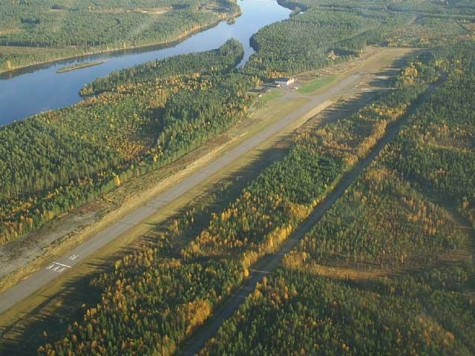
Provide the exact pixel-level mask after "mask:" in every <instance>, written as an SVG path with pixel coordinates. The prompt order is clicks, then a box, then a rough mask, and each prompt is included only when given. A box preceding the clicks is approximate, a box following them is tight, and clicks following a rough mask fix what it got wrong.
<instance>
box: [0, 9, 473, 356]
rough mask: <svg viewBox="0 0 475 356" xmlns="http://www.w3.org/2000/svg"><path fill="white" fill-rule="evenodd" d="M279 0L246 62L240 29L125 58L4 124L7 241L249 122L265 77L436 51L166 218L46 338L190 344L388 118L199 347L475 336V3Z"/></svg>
mask: <svg viewBox="0 0 475 356" xmlns="http://www.w3.org/2000/svg"><path fill="white" fill-rule="evenodd" d="M123 2H124V4H122V5H121V6H122V8H126V5H127V4H126V3H127V1H126V0H123ZM281 3H282V5H284V6H288V7H289V8H292V9H294V10H295V11H294V15H293V16H292V17H291V18H290V19H288V20H285V21H281V22H278V23H275V24H272V25H269V26H267V27H265V28H263V29H262V30H260V31H259V32H258V33H256V34H255V35H254V36H253V38H252V45H253V47H254V48H255V49H256V53H255V54H254V55H252V56H251V58H250V60H249V62H248V63H247V64H246V65H245V66H244V67H243V68H240V69H236V65H237V64H238V63H239V62H240V60H241V59H242V56H243V48H242V45H241V44H240V43H239V42H238V41H236V40H230V41H228V42H227V43H226V44H224V45H223V46H222V47H221V48H219V49H216V50H212V51H207V52H202V53H195V54H190V55H182V56H177V57H174V58H170V59H165V60H156V61H152V62H149V63H145V64H142V65H138V66H135V67H132V68H129V69H124V70H120V71H117V72H114V73H112V74H110V75H108V76H106V77H104V78H99V79H97V80H95V81H94V82H92V83H88V84H87V85H86V86H85V87H84V88H83V89H82V91H81V95H84V96H90V97H88V98H87V99H86V100H84V101H83V102H81V103H80V104H77V105H75V106H72V107H69V108H65V109H61V110H56V111H51V112H47V113H43V114H40V115H37V116H35V117H32V118H29V119H26V120H24V121H22V122H18V123H15V124H12V125H9V126H6V127H2V128H1V129H0V142H2V145H0V150H1V151H0V154H1V155H2V157H4V159H3V160H2V161H0V177H1V178H0V179H1V186H2V190H1V192H0V217H1V219H2V220H1V221H0V224H1V225H0V238H1V243H7V242H9V241H12V240H14V239H16V238H18V237H19V236H22V235H24V234H26V233H28V232H31V231H34V230H36V229H38V228H40V227H41V226H43V225H44V224H45V223H47V222H48V221H51V220H53V219H55V218H56V217H58V216H60V215H62V214H64V213H67V212H70V211H73V210H74V209H75V208H77V207H79V206H81V205H83V204H85V203H87V202H91V201H93V200H94V199H97V198H98V197H101V196H102V195H103V194H104V193H106V192H109V191H112V190H114V189H117V188H118V187H120V186H122V185H124V184H125V183H126V182H127V181H129V180H132V179H134V178H137V177H142V176H144V175H145V174H147V173H149V172H151V171H154V170H157V169H158V168H160V167H163V166H165V165H167V164H170V163H171V162H174V161H175V160H177V159H178V158H179V157H182V156H184V155H186V154H188V153H189V152H191V151H192V150H194V149H196V148H197V147H200V146H201V145H203V144H205V143H206V142H208V141H209V140H210V139H211V138H213V137H215V136H216V135H217V134H219V133H221V132H223V131H224V130H226V129H228V128H230V127H232V125H234V124H235V123H236V122H238V121H239V120H245V119H246V118H247V117H248V115H249V111H250V108H252V106H253V104H254V103H256V101H257V100H258V99H257V97H256V96H253V95H250V91H251V89H254V88H256V87H260V86H261V85H262V83H265V82H269V81H271V80H272V79H274V78H279V77H284V76H291V75H295V74H299V73H302V72H307V71H312V70H316V69H319V68H325V67H330V66H332V65H335V64H338V63H343V62H345V61H347V60H349V59H350V58H355V57H358V56H360V55H361V53H363V50H364V49H365V48H366V47H367V46H370V45H371V46H386V47H417V48H420V49H424V51H421V52H419V54H418V55H415V56H414V57H413V58H411V59H409V60H407V61H406V62H405V63H404V65H403V68H402V69H401V70H400V71H399V72H398V74H397V75H395V76H392V77H391V78H390V80H389V84H388V87H387V88H386V89H387V90H384V91H381V93H379V94H378V95H377V97H375V98H374V99H373V100H372V101H371V102H369V103H366V104H365V105H363V107H362V108H361V109H359V110H357V112H355V113H354V114H352V115H348V116H347V117H344V118H342V119H339V120H337V121H335V122H330V123H327V124H325V125H323V126H321V127H318V128H315V129H313V130H307V131H305V132H301V133H300V134H298V135H296V136H295V137H293V138H292V142H291V144H290V149H289V151H288V152H287V153H286V154H285V155H283V157H282V158H281V159H279V160H278V161H277V162H275V163H273V164H271V165H269V166H268V167H267V168H265V169H264V170H263V171H262V172H260V174H259V175H258V176H257V178H255V179H254V180H253V181H251V182H250V183H249V184H247V185H246V187H245V188H244V189H243V190H242V191H240V194H238V196H237V197H233V198H229V203H228V204H227V206H226V207H225V208H224V209H221V210H219V211H218V212H213V213H211V208H210V207H209V206H202V207H201V208H200V209H199V210H198V211H197V210H195V209H190V210H188V211H186V212H184V213H183V214H182V215H181V216H180V217H178V218H176V219H174V220H173V221H172V222H170V223H168V224H166V225H165V226H161V227H159V228H158V227H157V228H154V229H152V230H151V231H150V232H149V234H148V235H147V242H146V243H144V244H143V246H141V247H135V249H134V250H133V251H132V252H126V253H124V254H123V255H122V256H120V257H118V258H116V259H115V260H114V263H113V266H112V267H110V268H108V269H107V270H106V271H104V272H103V273H101V274H100V275H98V276H96V277H95V278H93V279H92V281H91V283H90V286H89V288H90V290H91V294H93V296H92V297H91V299H90V300H84V301H83V302H84V304H82V306H81V307H79V308H78V309H79V312H78V313H79V317H78V316H77V315H73V316H71V317H70V318H68V319H67V326H65V325H64V324H62V327H61V328H60V330H55V334H54V335H45V337H44V338H43V339H42V342H41V343H39V344H36V345H35V349H37V352H38V354H40V355H69V354H75V355H94V354H97V355H99V354H100V355H117V354H122V355H134V354H143V355H153V354H160V355H171V354H176V353H178V352H181V351H183V350H184V349H186V346H187V341H189V340H190V338H192V337H193V336H194V335H195V333H196V332H197V330H199V329H200V328H202V327H206V325H204V324H205V323H206V321H208V320H209V319H210V318H212V317H213V316H214V315H215V314H216V313H217V312H219V310H220V309H221V308H223V306H224V307H225V305H226V304H225V303H226V301H227V300H229V299H231V298H233V294H234V293H235V292H236V291H237V290H239V287H240V286H241V285H242V284H243V283H244V282H245V281H246V280H247V278H249V276H250V274H252V273H253V272H252V269H253V267H254V266H255V264H256V263H257V262H259V261H261V260H262V259H263V258H266V257H269V256H272V255H273V254H274V253H276V252H278V251H279V249H280V248H281V246H282V245H283V244H284V242H286V241H287V240H288V239H289V238H291V237H292V236H293V234H294V232H295V231H296V230H298V229H299V227H300V226H301V224H302V223H303V222H304V221H305V220H306V219H307V218H308V217H309V216H311V214H312V212H313V211H314V210H315V209H317V208H318V207H319V206H320V205H321V204H322V202H325V201H326V199H328V198H329V197H330V196H331V195H332V194H333V192H334V190H335V187H338V185H339V184H340V182H341V181H342V180H343V179H344V177H345V176H347V175H348V174H351V172H353V171H354V170H355V169H356V168H357V167H358V165H359V164H361V162H363V161H365V160H366V159H368V157H371V154H372V152H373V151H374V152H376V151H375V150H376V149H378V144H379V142H381V141H382V140H383V139H384V138H385V137H387V136H388V135H389V134H390V133H391V132H394V134H395V137H394V139H392V140H390V141H389V143H388V144H387V145H386V146H385V147H384V148H383V147H381V149H382V150H381V151H380V152H379V151H377V153H376V154H375V155H374V157H373V158H371V159H372V161H371V163H370V164H369V166H368V167H367V168H366V170H364V171H363V172H362V173H361V174H359V175H358V176H357V177H355V180H354V182H353V183H352V184H351V185H350V186H349V187H348V188H347V189H345V190H344V192H343V193H342V195H341V196H340V197H338V199H336V200H335V202H334V204H333V205H332V206H331V207H330V208H329V210H328V211H327V212H326V214H325V215H324V216H323V217H322V218H321V219H320V220H319V221H318V222H317V223H316V224H315V225H314V226H312V227H311V228H310V229H309V230H308V231H306V233H305V236H304V237H303V238H302V239H301V241H300V242H299V243H298V244H297V245H296V247H295V248H293V249H292V250H291V251H290V252H289V253H287V254H285V256H284V258H283V261H282V263H281V264H280V265H279V267H278V268H277V270H276V271H274V273H271V274H269V275H268V276H266V277H264V279H263V280H261V281H260V282H259V283H258V284H257V286H256V288H255V289H254V290H253V291H252V292H251V293H250V294H249V295H248V296H247V298H246V299H245V300H244V302H243V303H242V304H241V306H240V308H239V309H238V311H236V312H235V313H234V314H233V315H232V316H231V317H230V318H228V319H227V320H225V321H224V323H223V324H222V326H221V328H220V329H219V331H218V333H217V334H216V335H215V336H214V337H213V338H212V339H210V340H208V341H207V343H206V345H205V346H204V348H203V349H202V350H201V351H200V354H201V355H224V354H226V355H275V354H280V353H282V350H285V352H287V353H288V354H292V355H305V354H312V355H313V354H325V355H327V354H328V355H331V354H334V355H340V354H341V355H345V354H348V355H366V354H394V355H415V354H417V355H418V354H438V355H439V354H440V355H447V354H452V355H470V354H474V353H475V343H474V340H475V327H474V326H475V298H474V293H475V284H474V283H475V268H474V259H473V255H474V253H475V251H474V248H475V247H474V246H475V241H474V240H473V238H474V236H475V234H474V232H475V230H474V229H475V178H474V177H475V137H474V132H475V112H474V108H475V97H474V96H473V91H474V90H475V42H474V39H475V25H474V24H475V4H473V3H472V2H471V1H468V0H449V1H446V2H436V1H411V0H408V1H404V2H399V1H380V0H367V1H352V0H345V1H339V2H335V1H333V0H318V1H307V0H300V1H293V2H284V1H282V2H281ZM22 4H23V6H27V5H25V3H23V2H22ZM26 4H27V3H26ZM83 4H84V5H83ZM114 4H116V5H115V6H118V5H117V2H114ZM146 4H149V3H148V2H147V1H143V4H141V5H140V8H141V9H142V8H145V6H146ZM197 4H198V5H196V4H195V5H193V6H205V5H203V4H201V3H197ZM225 4H227V3H225ZM149 5H150V4H149ZM233 5H234V6H235V4H234V3H233ZM51 6H53V5H51ZM80 6H81V8H82V6H85V7H84V9H87V11H88V12H90V13H93V14H94V12H95V11H96V8H95V7H94V6H96V5H91V4H89V3H88V2H83V3H81V5H80ZM88 6H89V7H92V8H89V7H88ZM109 6H112V5H109ZM129 6H130V4H129ZM166 6H168V7H169V8H171V9H175V8H177V9H179V10H181V8H180V7H179V6H178V5H177V4H176V3H166V4H165V3H164V4H163V7H166ZM190 6H192V5H189V4H186V5H185V4H184V5H183V8H186V9H188V8H189V7H190ZM223 6H225V5H223ZM12 8H14V7H12ZM105 8H107V6H106V4H104V5H103V8H102V10H101V11H104V10H103V9H105ZM195 9H196V8H195ZM233 9H234V8H233ZM54 10H55V11H64V10H60V9H54ZM299 10H305V11H304V12H303V13H299ZM11 11H13V10H11ZM78 11H79V10H78ZM84 11H86V10H84ZM110 11H112V10H110ZM187 11H191V10H190V9H188V10H187ZM233 11H236V10H233ZM79 13H80V11H79ZM172 13H173V12H172ZM124 14H127V16H131V17H134V16H139V15H137V10H134V11H124ZM187 14H188V12H187ZM188 15H189V14H188ZM1 16H3V15H0V17H1ZM140 16H141V15H140ZM210 16H211V15H210ZM78 18H80V17H78ZM30 20H31V18H30ZM32 21H33V22H34V20H32ZM78 21H79V20H78ZM36 25H38V24H36ZM12 28H13V25H12ZM170 28H172V27H170ZM144 33H145V34H146V33H147V32H146V31H145V32H144ZM145 34H144V35H143V36H144V37H143V38H144V39H148V38H149V37H147V36H146V35H145ZM84 38H88V37H87V36H84ZM140 38H142V37H140ZM7 39H8V41H18V43H24V44H27V45H31V44H32V43H33V42H28V41H33V39H29V37H27V36H26V34H25V33H14V32H11V33H7V34H1V33H0V41H4V42H0V43H1V44H5V45H7V44H8V43H10V42H8V43H7V42H6V41H7ZM22 41H23V42H22ZM34 41H38V42H37V43H45V44H46V43H47V41H46V40H45V39H43V38H41V37H36V38H34ZM41 41H43V42H41ZM44 41H46V42H44ZM61 41H63V42H61ZM64 41H65V42H64ZM67 41H71V40H70V39H64V38H51V42H49V43H51V44H55V45H56V44H61V45H65V44H68V45H71V44H72V42H67ZM86 41H92V43H93V44H97V46H102V45H104V44H105V43H107V41H111V43H113V41H114V40H113V38H112V37H110V38H105V39H97V42H94V41H93V40H91V39H89V40H86ZM101 41H105V42H104V43H102V42H101ZM15 43H17V42H15ZM398 125H399V126H398ZM396 128H397V130H399V129H400V131H396ZM203 217H205V218H203ZM176 241H184V242H182V243H181V244H177V243H176ZM93 301H94V302H93ZM98 301H99V302H98ZM35 340H38V338H37V339H35Z"/></svg>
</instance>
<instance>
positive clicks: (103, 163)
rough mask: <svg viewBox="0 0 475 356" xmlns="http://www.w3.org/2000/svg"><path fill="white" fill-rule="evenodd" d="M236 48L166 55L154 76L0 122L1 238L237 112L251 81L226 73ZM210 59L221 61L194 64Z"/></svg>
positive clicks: (159, 162)
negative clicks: (71, 103)
mask: <svg viewBox="0 0 475 356" xmlns="http://www.w3.org/2000/svg"><path fill="white" fill-rule="evenodd" d="M242 53H243V49H242V46H241V45H240V44H239V43H238V42H237V41H235V40H230V41H228V42H227V43H225V44H224V45H223V46H222V47H221V48H220V49H219V50H214V51H211V52H210V53H206V52H205V53H200V54H195V55H187V56H184V59H182V60H181V59H179V58H180V57H178V59H177V60H176V61H170V60H165V61H162V62H161V63H160V64H159V65H160V67H161V70H160V73H161V74H162V76H161V78H158V79H157V80H149V81H148V82H146V83H141V82H140V83H136V84H135V83H133V84H131V85H119V86H118V87H117V88H115V90H114V92H107V93H104V94H103V95H100V96H95V97H91V98H89V99H87V100H85V101H83V102H81V103H79V104H77V105H75V106H72V107H69V108H65V109H62V110H56V111H50V112H46V113H43V114H40V115H37V116H35V117H32V118H29V119H26V120H23V121H21V122H17V123H15V124H12V125H8V126H5V127H2V128H1V129H0V140H1V141H2V143H3V144H2V145H1V146H0V154H1V155H2V156H3V157H5V159H3V160H2V161H1V162H0V177H1V178H0V179H1V180H0V182H1V186H2V190H1V192H0V212H1V214H0V219H1V224H0V243H5V242H7V241H10V240H12V239H14V238H16V237H18V236H20V235H21V234H24V233H26V232H28V231H32V230H34V229H35V228H38V227H39V226H41V225H43V224H44V223H45V222H47V221H50V220H51V219H53V218H54V217H56V216H59V215H61V214H63V213H65V212H68V211H70V210H71V209H73V208H75V207H78V206H81V205H82V204H84V203H85V202H88V201H91V200H92V199H94V198H97V197H98V196H99V195H100V194H102V193H104V192H107V191H110V190H112V189H115V188H116V187H118V186H119V185H120V184H121V183H124V182H126V181H127V179H130V178H133V177H136V176H139V175H143V174H145V173H147V172H150V171H151V170H153V169H157V168H159V167H162V166H163V165H166V164H168V163H170V162H172V161H174V160H176V159H177V158H179V157H181V156H183V155H184V154H186V153H188V152H190V151H191V150H193V149H194V148H196V147H197V146H199V145H201V144H203V143H204V142H205V141H207V140H208V139H210V138H211V137H213V136H214V135H216V134H217V133H219V132H222V131H223V130H225V129H226V128H227V127H229V126H230V125H231V124H232V123H233V122H235V121H237V120H239V119H240V118H241V117H243V115H245V114H246V110H247V107H248V105H249V104H250V100H251V98H250V97H249V96H248V95H247V94H246V93H247V91H248V90H249V89H251V88H253V87H254V86H255V85H256V79H254V78H252V77H249V76H243V75H238V74H235V73H231V72H228V71H226V70H225V69H227V68H229V67H230V66H231V67H233V66H234V64H235V63H236V62H238V61H240V59H241V58H242ZM211 56H212V57H213V58H214V61H216V63H220V66H221V67H220V66H218V65H215V62H213V61H210V62H205V63H207V64H206V65H203V64H202V60H203V59H204V58H207V57H211ZM193 59H194V61H195V62H196V63H200V64H199V65H198V64H195V65H194V69H193V73H190V74H188V75H186V74H184V75H177V74H176V72H177V71H178V70H180V68H181V66H180V65H178V67H176V65H177V64H176V63H184V64H185V65H188V64H190V63H192V62H193ZM191 68H193V67H191ZM215 69H216V71H215ZM218 69H221V71H219V70H218ZM197 70H200V71H202V72H203V75H202V74H201V73H200V72H197ZM160 73H157V74H160Z"/></svg>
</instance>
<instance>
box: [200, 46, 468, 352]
mask: <svg viewBox="0 0 475 356" xmlns="http://www.w3.org/2000/svg"><path fill="white" fill-rule="evenodd" d="M472 46H473V43H465V44H461V45H458V46H455V47H450V48H445V49H444V50H441V51H433V52H432V53H433V58H432V61H431V65H432V66H433V67H434V68H435V69H437V70H438V71H439V70H440V71H446V73H447V75H448V80H447V82H446V83H445V84H443V86H442V87H441V88H440V89H438V90H437V91H436V92H435V93H434V94H433V96H432V98H431V99H430V100H428V101H427V102H426V103H425V104H423V105H421V106H420V107H419V110H418V111H417V113H416V114H415V115H414V116H411V118H410V119H409V121H408V124H407V126H406V128H405V129H404V131H403V132H402V133H401V134H400V135H399V136H398V138H397V139H396V141H395V142H394V143H393V144H391V145H390V146H389V147H387V148H386V149H385V150H384V151H383V152H382V153H381V154H380V155H379V156H378V157H377V158H376V160H375V162H373V164H372V165H371V166H370V167H369V168H368V169H367V170H366V171H365V173H364V174H363V175H362V176H361V177H360V178H358V180H357V181H356V182H355V184H353V185H352V186H351V187H350V188H349V189H348V190H347V191H346V192H345V194H344V195H343V196H342V197H341V198H340V199H339V201H338V202H337V203H336V204H335V205H334V206H333V207H332V208H331V209H330V210H329V211H328V212H327V214H326V215H325V216H324V217H323V219H322V220H321V221H320V222H319V223H318V224H317V225H316V226H315V227H314V228H313V229H312V230H311V231H310V232H309V233H308V234H307V235H306V236H305V238H304V239H303V241H302V242H301V243H300V245H299V246H298V247H297V248H295V249H294V250H293V251H291V252H290V253H289V254H288V255H286V256H285V258H284V263H283V266H282V267H281V268H280V269H278V270H277V272H276V273H275V274H274V275H272V276H270V277H265V278H264V279H263V281H262V283H260V284H258V286H257V288H256V289H255V290H254V291H253V292H252V294H251V295H250V296H249V297H248V298H247V299H246V301H245V302H244V304H243V305H242V306H241V307H240V308H239V310H238V311H237V312H236V313H235V314H234V315H233V316H232V317H231V318H230V319H229V320H227V321H226V322H225V323H224V324H223V326H222V327H221V328H220V330H219V331H218V334H217V335H216V337H214V338H213V339H211V340H209V341H208V343H207V345H206V346H205V348H204V349H203V350H202V351H201V353H200V354H201V355H217V354H219V355H221V354H222V355H224V354H226V355H243V354H246V355H274V354H279V353H280V352H281V350H285V351H286V353H288V354H290V355H302V354H323V355H334V354H338V355H340V354H341V355H344V354H348V355H360V354H365V355H366V354H390V355H392V354H395V355H396V354H397V355H414V354H444V355H445V354H450V355H471V354H473V353H475V342H474V341H473V340H474V336H475V328H474V325H475V300H474V299H473V291H474V288H475V284H474V281H475V269H474V267H473V263H472V261H471V256H470V253H471V252H473V251H467V249H468V248H470V244H469V241H468V238H469V236H468V235H467V234H466V233H464V232H462V231H461V229H460V226H459V225H458V221H457V220H456V219H455V220H454V219H453V218H452V217H450V215H448V214H447V211H446V210H445V207H446V206H449V207H450V200H451V199H454V198H455V197H457V196H460V193H459V194H457V193H456V192H458V191H465V192H466V193H468V192H473V191H474V190H475V185H474V184H473V182H472V181H471V177H473V176H474V175H475V170H474V167H473V165H472V164H471V163H468V164H467V167H466V170H464V174H461V172H460V170H459V169H458V168H457V166H458V165H460V164H461V163H462V161H461V157H459V158H458V159H454V157H451V161H450V164H451V165H453V166H454V170H453V172H454V173H453V174H455V175H457V177H458V179H459V180H458V181H456V180H455V179H454V180H452V181H451V182H452V184H453V185H454V186H453V187H449V185H448V184H446V185H445V186H444V189H440V190H438V189H436V187H437V185H436V184H434V178H433V177H437V176H438V175H440V174H451V171H452V170H451V167H447V170H445V167H443V166H442V168H439V165H440V164H441V162H444V160H445V159H446V158H447V157H446V156H445V155H444V154H443V153H442V152H440V147H443V148H444V149H445V150H448V151H454V152H459V153H460V152H463V153H464V154H471V153H472V152H473V150H474V147H473V145H472V143H473V142H471V141H470V139H472V140H473V129H474V125H475V121H474V120H473V119H472V116H471V114H468V113H466V112H465V109H466V108H468V107H470V106H471V105H473V103H472V102H471V101H470V99H469V98H468V97H466V96H465V95H464V94H463V93H462V92H465V91H466V90H467V88H471V85H472V84H473V81H474V78H473V75H472V73H473V67H472V65H473V63H474V62H473V59H474V55H475V54H474V52H473V50H472V48H473V47H472ZM418 63H419V62H418V61H416V62H415V63H414V64H413V65H411V66H409V67H408V68H406V69H405V70H404V71H403V72H402V73H401V75H400V77H399V83H401V84H402V83H406V84H405V85H404V86H408V85H414V84H409V83H410V82H411V80H409V78H407V76H408V75H409V73H411V76H413V75H414V74H415V73H416V72H419V73H421V72H422V71H417V70H415V67H417V66H420V64H418ZM431 72H432V71H430V70H427V71H426V73H431ZM404 77H406V78H404ZM431 77H432V76H431ZM470 83H471V84H470ZM458 96H461V98H460V101H458V100H457V99H455V97H458ZM452 97H453V98H454V104H453V106H452V104H450V102H451V100H452ZM465 101H467V103H466V106H465V103H464V102H465ZM462 113H463V115H461V114H462ZM416 139H417V144H416V143H412V144H411V141H412V140H416ZM467 144H468V145H467ZM428 147H433V148H434V149H435V150H434V151H428V150H427V148H428ZM437 149H438V150H437ZM464 159H471V158H470V156H468V157H467V156H465V157H464ZM409 162H410V163H411V166H410V167H411V170H410V171H408V167H409V166H408V163H409ZM448 162H449V161H447V163H448ZM431 163H432V164H431ZM428 164H431V166H430V169H425V168H424V167H426V166H427V165H428ZM421 168H422V169H421ZM402 170H404V171H402ZM429 171H430V172H429ZM421 173H427V175H423V174H421ZM425 180H427V181H428V182H429V184H427V182H426V181H425ZM465 208H467V206H466V207H465ZM462 212H464V213H467V209H465V210H462Z"/></svg>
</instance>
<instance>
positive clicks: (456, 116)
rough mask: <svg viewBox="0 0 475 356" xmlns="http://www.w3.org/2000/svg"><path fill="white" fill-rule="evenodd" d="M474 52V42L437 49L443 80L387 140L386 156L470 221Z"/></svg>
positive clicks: (474, 210)
mask: <svg viewBox="0 0 475 356" xmlns="http://www.w3.org/2000/svg"><path fill="white" fill-rule="evenodd" d="M474 53H475V45H474V44H473V42H466V43H461V44H458V45H456V46H452V47H450V48H444V49H443V50H440V51H438V52H437V53H436V55H435V58H434V60H435V61H436V63H437V65H438V66H439V67H440V68H442V69H443V70H444V71H446V73H447V76H448V80H447V83H446V84H445V85H444V86H443V87H442V88H441V89H440V90H438V91H437V93H435V95H434V96H433V97H432V98H431V100H430V101H429V102H427V103H426V104H425V106H424V108H423V110H421V111H420V112H419V113H418V115H417V116H416V117H414V119H413V120H412V126H411V127H410V129H409V128H408V129H406V130H404V132H403V134H402V135H401V136H400V137H399V138H398V139H397V140H396V141H395V143H394V144H393V145H391V152H390V153H389V154H388V156H387V158H386V160H387V164H388V166H390V167H391V168H393V169H397V170H398V171H399V172H400V173H401V174H403V176H404V177H405V178H406V179H408V180H411V181H414V182H416V183H417V184H418V185H419V186H420V187H421V188H422V189H424V191H425V192H426V194H429V196H431V198H432V199H434V200H435V201H437V202H444V203H450V204H453V205H454V206H455V207H456V208H458V209H459V210H460V211H461V212H462V213H463V214H464V215H465V216H466V217H468V218H469V219H470V220H471V221H472V223H474V224H475V144H474V142H475V141H474V136H473V132H474V130H475V114H474V111H473V108H474V107H475V98H474V97H473V95H471V93H472V91H473V90H474V89H475V75H474V73H475V55H474Z"/></svg>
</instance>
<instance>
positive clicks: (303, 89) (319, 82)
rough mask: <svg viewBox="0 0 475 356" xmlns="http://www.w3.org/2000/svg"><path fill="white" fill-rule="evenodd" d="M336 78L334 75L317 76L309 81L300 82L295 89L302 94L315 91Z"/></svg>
mask: <svg viewBox="0 0 475 356" xmlns="http://www.w3.org/2000/svg"><path fill="white" fill-rule="evenodd" d="M336 78H337V76H336V75H331V76H329V77H326V78H319V79H315V80H312V81H310V82H307V83H304V84H302V85H301V86H300V87H299V88H298V89H297V91H298V92H299V93H302V94H311V93H315V92H316V91H317V90H319V89H322V88H323V87H324V86H326V85H328V84H330V83H332V82H333V81H335V79H336Z"/></svg>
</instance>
